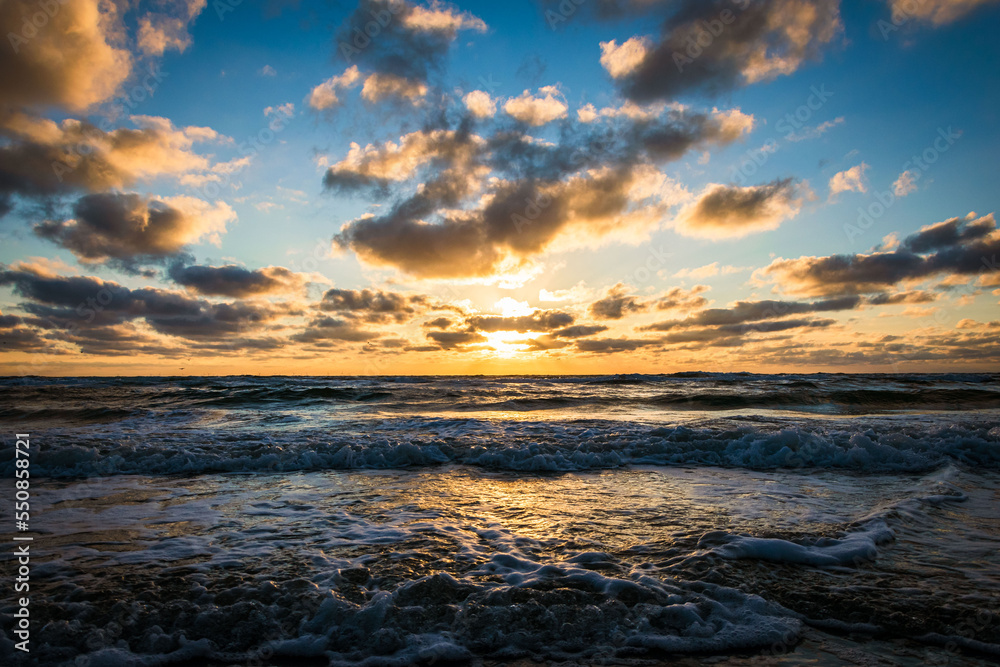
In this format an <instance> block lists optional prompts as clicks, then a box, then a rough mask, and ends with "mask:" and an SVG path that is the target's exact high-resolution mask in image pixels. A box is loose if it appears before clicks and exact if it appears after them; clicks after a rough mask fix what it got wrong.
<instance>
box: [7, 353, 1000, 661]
mask: <svg viewBox="0 0 1000 667" xmlns="http://www.w3.org/2000/svg"><path fill="white" fill-rule="evenodd" d="M998 381H1000V374H905V375H904V374H895V375H866V374H801V375H796V374H784V375H757V374H747V373H677V374H672V375H607V376H572V377H571V376H510V377H493V376H489V377H486V376H483V377H469V376H463V377H258V376H233V377H135V378H133V377H129V378H111V377H107V378H41V377H23V378H5V379H0V442H2V448H0V470H2V471H3V477H4V479H3V480H2V481H0V483H2V484H3V487H4V490H3V492H2V493H0V541H2V542H3V543H4V544H5V545H6V546H5V547H4V549H3V550H2V556H0V558H2V562H0V566H2V574H3V580H2V581H3V583H2V591H0V626H2V627H0V630H2V634H0V663H2V664H4V665H14V664H44V665H76V666H81V667H98V666H103V665H174V664H176V665H247V666H248V667H249V666H251V665H371V666H375V665H386V666H404V665H433V664H439V665H466V664H468V665H489V666H492V665H533V664H540V663H544V664H550V665H661V664H670V665H703V664H711V665H737V664H753V665H820V666H826V665H829V666H834V665H879V666H881V665H928V664H929V665H988V664H997V662H998V661H1000V382H998ZM18 434H24V435H28V436H29V440H30V445H29V451H30V454H29V456H28V458H29V460H30V466H29V467H28V468H27V469H28V470H29V471H30V488H29V490H28V494H29V496H30V498H29V500H28V502H29V503H30V524H29V526H28V530H26V531H18V530H16V529H15V525H16V524H15V518H14V515H15V508H14V500H15V491H14V488H15V487H14V478H15V472H16V471H17V470H19V469H23V468H24V464H18V463H17V461H18V458H17V455H16V453H15V449H16V446H15V440H16V438H17V437H18ZM21 458H24V457H23V456H22V457H21ZM22 486H23V485H22ZM29 536H30V537H31V538H32V540H31V541H18V542H15V541H13V538H14V537H29ZM24 544H28V545H30V592H29V593H28V596H29V597H30V605H29V609H30V653H25V652H23V651H21V650H19V649H18V648H17V643H18V642H19V641H20V639H19V636H16V635H15V634H14V633H13V629H14V628H15V627H17V626H16V624H17V621H18V619H16V618H15V616H14V614H15V612H16V611H17V610H18V609H20V606H19V604H20V603H19V601H18V599H19V598H20V597H22V596H23V594H22V593H15V592H14V587H13V582H14V577H15V575H16V573H17V572H18V571H19V570H18V568H19V565H18V561H17V556H16V555H15V550H14V547H13V546H11V545H24Z"/></svg>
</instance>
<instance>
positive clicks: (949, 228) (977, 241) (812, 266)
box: [755, 214, 1000, 296]
mask: <svg viewBox="0 0 1000 667" xmlns="http://www.w3.org/2000/svg"><path fill="white" fill-rule="evenodd" d="M914 248H921V249H923V251H922V252H920V253H918V252H917V251H915V250H914ZM998 254H1000V234H998V233H997V231H996V221H995V220H994V218H993V214H989V215H985V216H982V217H979V218H977V217H976V216H975V215H973V214H970V215H968V216H966V217H964V218H952V219H951V220H948V221H946V222H944V223H939V224H937V225H931V226H930V227H925V228H924V229H922V230H921V231H919V232H917V233H916V234H913V235H911V236H909V237H907V238H906V239H904V240H903V242H902V243H901V244H900V246H899V247H898V248H896V249H895V250H892V251H889V252H876V253H872V254H870V255H861V254H855V255H830V256H826V257H800V258H798V259H776V260H774V261H773V262H772V263H771V264H770V265H769V266H767V267H765V268H764V269H760V270H759V271H758V272H756V273H755V275H756V276H757V277H759V278H763V279H767V280H770V281H773V282H776V283H778V284H779V285H780V286H781V287H782V288H783V289H785V290H786V291H788V292H791V293H796V294H805V295H815V296H832V295H841V294H871V293H882V292H884V291H885V290H887V289H889V288H891V287H893V286H894V285H896V284H897V283H899V282H901V281H904V280H922V279H925V278H930V277H932V276H936V275H940V274H951V275H961V276H971V275H974V274H978V273H980V272H986V271H996V256H997V255H998Z"/></svg>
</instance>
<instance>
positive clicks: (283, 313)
mask: <svg viewBox="0 0 1000 667" xmlns="http://www.w3.org/2000/svg"><path fill="white" fill-rule="evenodd" d="M0 285H10V286H12V287H13V288H14V292H15V293H16V294H18V295H20V296H22V297H24V298H26V299H29V301H28V302H26V303H22V304H21V308H22V309H23V310H25V311H26V312H28V313H30V314H31V315H32V316H34V317H33V318H31V319H30V320H29V321H30V322H31V323H32V324H33V325H35V326H38V327H41V328H46V329H69V330H71V331H78V330H82V329H91V328H95V327H103V326H117V325H120V324H123V323H126V322H129V321H132V320H136V319H139V318H141V319H144V320H145V321H146V323H147V324H149V325H150V326H151V327H152V328H153V329H155V330H156V331H158V332H160V333H163V334H168V335H172V336H180V337H183V338H189V339H227V338H231V337H233V336H235V335H238V334H243V333H247V332H252V331H256V330H260V329H264V328H266V327H267V326H268V325H270V324H271V323H273V322H275V321H276V320H278V319H280V318H283V317H288V316H294V315H299V314H301V311H299V310H298V309H296V308H295V307H294V306H289V305H286V304H275V303H268V302H249V301H247V302H232V303H212V302H209V301H205V300H203V299H196V298H192V297H189V296H186V295H184V294H180V293H178V292H170V291H165V290H159V289H155V288H150V287H146V288H142V289H134V290H133V289H129V288H127V287H123V286H122V285H119V284H118V283H114V282H109V281H103V280H100V279H99V278H93V277H83V276H69V277H66V276H53V275H46V274H43V273H41V272H38V271H34V270H30V269H28V268H13V269H12V268H8V267H0Z"/></svg>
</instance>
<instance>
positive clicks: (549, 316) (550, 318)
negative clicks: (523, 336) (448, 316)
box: [465, 310, 573, 333]
mask: <svg viewBox="0 0 1000 667" xmlns="http://www.w3.org/2000/svg"><path fill="white" fill-rule="evenodd" d="M570 324H573V316H572V315H570V314H569V313H562V312H559V311H554V310H544V311H538V312H535V313H532V314H531V315H522V316H520V317H499V316H489V315H473V316H471V317H468V318H466V320H465V326H466V327H468V330H469V331H486V332H490V333H492V332H496V331H517V332H518V333H526V332H529V331H552V330H553V329H562V328H564V327H567V326H569V325H570Z"/></svg>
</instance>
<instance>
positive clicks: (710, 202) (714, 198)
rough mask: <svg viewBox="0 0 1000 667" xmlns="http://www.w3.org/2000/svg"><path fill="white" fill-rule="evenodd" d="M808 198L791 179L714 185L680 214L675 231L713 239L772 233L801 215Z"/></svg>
mask: <svg viewBox="0 0 1000 667" xmlns="http://www.w3.org/2000/svg"><path fill="white" fill-rule="evenodd" d="M809 194H810V193H809V191H808V188H807V187H806V186H804V185H802V184H800V183H797V182H795V181H793V180H792V179H791V178H785V179H779V180H774V181H771V182H770V183H765V184H763V185H750V186H737V185H721V184H718V183H713V184H710V185H708V186H707V187H706V188H705V189H704V190H703V191H702V192H701V194H700V195H699V196H698V198H697V199H696V200H695V201H693V202H692V203H690V204H688V205H686V206H685V207H684V208H682V209H681V210H680V211H679V212H678V214H677V218H676V220H675V227H676V229H677V231H678V232H679V233H681V234H684V235H685V236H696V237H702V238H711V239H720V238H739V237H742V236H746V235H747V234H753V233H756V232H762V231H769V230H772V229H777V228H778V226H780V225H781V223H782V222H784V221H785V220H788V219H790V218H794V217H795V216H796V215H798V213H799V210H800V209H801V207H802V203H803V201H804V200H805V199H806V198H807V197H808V196H809Z"/></svg>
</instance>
